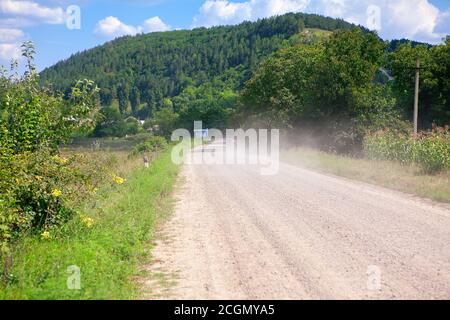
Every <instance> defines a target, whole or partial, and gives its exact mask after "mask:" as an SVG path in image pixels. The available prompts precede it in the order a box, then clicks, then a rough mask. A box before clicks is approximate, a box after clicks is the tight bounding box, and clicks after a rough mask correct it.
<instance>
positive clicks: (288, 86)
mask: <svg viewBox="0 0 450 320" xmlns="http://www.w3.org/2000/svg"><path fill="white" fill-rule="evenodd" d="M449 43H450V42H449V41H448V40H447V41H446V42H445V43H444V44H443V45H438V46H430V45H427V44H421V43H417V42H414V41H409V40H406V39H402V40H394V41H391V42H388V41H383V40H382V39H380V38H379V37H378V35H377V34H376V33H372V32H370V31H368V30H366V29H364V28H362V27H357V26H355V25H352V24H349V23H347V22H345V21H343V20H339V19H332V18H326V17H322V16H318V15H309V14H303V13H297V14H293V13H290V14H286V15H283V16H278V17H272V18H267V19H262V20H259V21H257V22H244V23H242V24H240V25H237V26H221V27H214V28H210V29H206V28H200V29H194V30H181V31H172V32H163V33H151V34H142V35H138V36H134V37H131V36H127V37H122V38H119V39H116V40H114V41H111V42H108V43H106V44H104V45H102V46H99V47H97V48H94V49H91V50H88V51H85V52H81V53H78V54H76V55H74V56H72V57H71V58H69V59H67V60H65V61H61V62H59V63H58V64H56V65H55V66H53V67H51V68H48V69H46V70H44V71H43V72H42V73H41V81H42V82H51V83H53V84H56V89H58V90H61V91H63V92H65V93H66V95H67V94H68V93H69V90H70V88H71V87H72V86H73V84H74V83H75V80H76V79H80V78H87V79H92V80H93V81H94V82H95V83H96V84H97V85H98V86H99V88H100V103H101V106H102V109H101V113H102V116H101V120H100V121H99V122H98V124H97V126H96V128H95V130H94V131H93V132H92V134H93V135H94V136H97V137H102V136H125V135H126V134H135V133H137V132H139V131H140V130H142V127H141V126H140V125H139V124H138V122H137V120H136V119H141V120H146V122H145V125H144V129H148V128H153V127H155V125H157V127H159V131H160V132H159V133H160V134H163V135H165V136H169V135H170V133H171V132H172V130H173V129H175V128H180V127H183V128H187V129H192V126H193V122H194V121H195V120H202V121H203V122H204V125H205V126H206V127H215V128H219V129H223V128H225V127H228V126H249V125H253V126H255V125H261V126H264V127H267V126H277V127H278V128H280V129H288V130H290V131H294V132H297V133H298V129H302V132H303V133H305V131H306V132H307V133H308V134H310V135H313V136H314V137H315V139H322V138H323V139H324V140H325V141H326V143H325V144H326V145H331V146H332V148H333V149H335V150H343V151H346V150H352V149H355V148H356V149H357V150H358V149H361V144H362V139H363V137H364V136H365V134H366V133H367V131H368V130H369V131H376V130H380V129H389V128H395V129H400V128H403V129H405V130H406V128H408V127H409V126H410V125H409V124H408V123H407V121H410V120H411V119H412V112H411V110H412V105H413V98H414V76H415V63H416V58H417V57H420V58H421V61H422V67H423V70H422V75H421V92H420V113H419V118H420V127H421V129H427V128H431V126H432V124H437V125H439V126H445V125H447V124H449V123H450V107H449V101H448V97H449V96H450V92H449V76H448V75H449V65H448V61H449V59H448V58H446V57H448V55H449ZM405 121H406V122H405ZM303 133H302V134H303ZM320 144H324V142H320Z"/></svg>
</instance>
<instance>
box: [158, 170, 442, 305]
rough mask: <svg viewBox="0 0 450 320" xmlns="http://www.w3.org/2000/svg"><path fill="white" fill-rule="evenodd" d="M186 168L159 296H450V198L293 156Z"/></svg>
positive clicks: (164, 248)
mask: <svg viewBox="0 0 450 320" xmlns="http://www.w3.org/2000/svg"><path fill="white" fill-rule="evenodd" d="M182 176H183V180H184V182H183V183H182V185H181V186H180V187H179V189H178V191H177V204H176V211H175V213H174V215H173V217H172V219H171V220H170V221H169V223H167V224H166V225H165V227H164V229H163V230H162V232H163V233H164V234H165V236H166V237H167V239H168V241H164V242H161V243H160V244H159V245H158V246H157V247H156V248H155V250H154V257H155V259H156V261H158V263H157V264H156V265H155V266H154V268H156V269H158V270H163V271H164V272H166V273H167V274H176V278H177V281H176V282H177V284H176V285H175V286H174V287H172V288H170V290H168V291H166V292H165V293H164V294H163V295H162V296H159V298H174V299H418V298H424V299H436V298H444V299H450V210H449V209H448V206H444V205H438V204H435V203H432V202H428V201H424V200H421V199H414V198H413V197H412V196H409V195H405V194H402V193H398V192H394V191H390V190H387V189H384V188H379V187H375V186H370V185H367V184H364V183H359V182H354V181H349V180H345V179H341V178H337V177H332V176H327V175H323V174H319V173H315V172H312V171H309V170H305V169H302V168H298V167H293V166H290V165H284V164H282V165H281V167H280V172H279V174H278V175H276V176H261V175H260V174H259V170H258V168H256V167H252V166H214V165H211V166H209V165H200V166H199V165H186V166H184V169H183V174H182ZM152 284H154V282H152Z"/></svg>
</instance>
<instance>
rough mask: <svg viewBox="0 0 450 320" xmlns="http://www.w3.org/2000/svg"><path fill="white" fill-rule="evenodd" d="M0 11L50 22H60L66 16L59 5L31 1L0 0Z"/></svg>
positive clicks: (14, 15)
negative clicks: (53, 6) (44, 4)
mask: <svg viewBox="0 0 450 320" xmlns="http://www.w3.org/2000/svg"><path fill="white" fill-rule="evenodd" d="M0 12H1V13H3V14H5V15H9V16H13V17H27V18H31V19H33V20H37V21H38V22H43V23H50V24H62V23H64V21H65V17H66V14H65V11H64V10H63V9H62V8H60V7H55V8H48V7H45V6H42V5H40V4H38V3H36V2H33V1H16V0H0Z"/></svg>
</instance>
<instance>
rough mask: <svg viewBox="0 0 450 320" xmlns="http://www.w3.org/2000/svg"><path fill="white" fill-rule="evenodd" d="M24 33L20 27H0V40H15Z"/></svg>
mask: <svg viewBox="0 0 450 320" xmlns="http://www.w3.org/2000/svg"><path fill="white" fill-rule="evenodd" d="M24 35H25V34H24V33H23V31H22V30H20V29H9V28H0V42H15V41H18V40H19V39H20V38H23V36H24Z"/></svg>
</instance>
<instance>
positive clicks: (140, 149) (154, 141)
mask: <svg viewBox="0 0 450 320" xmlns="http://www.w3.org/2000/svg"><path fill="white" fill-rule="evenodd" d="M167 147H168V144H167V141H166V139H165V138H164V137H161V136H153V137H151V138H149V139H148V140H146V141H144V142H142V143H140V144H138V145H137V146H135V147H134V148H133V150H132V151H131V153H130V157H136V156H139V155H143V154H146V153H152V154H153V153H157V152H161V151H164V150H166V149H167Z"/></svg>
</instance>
